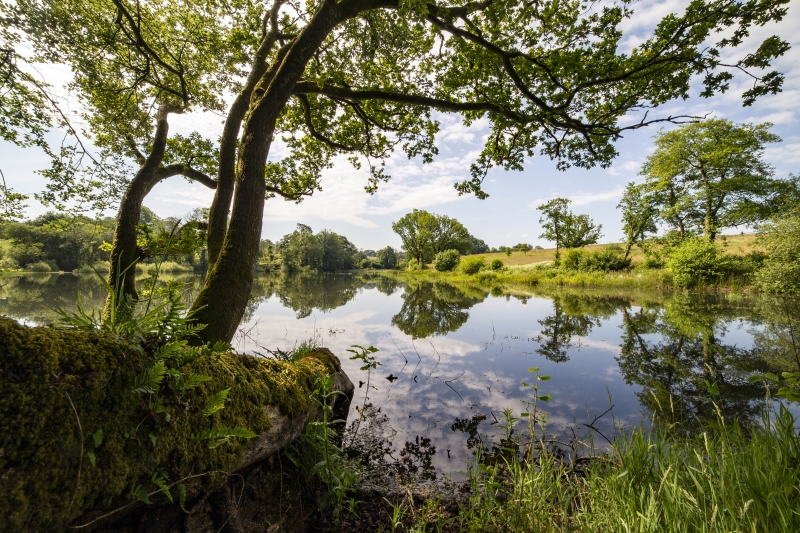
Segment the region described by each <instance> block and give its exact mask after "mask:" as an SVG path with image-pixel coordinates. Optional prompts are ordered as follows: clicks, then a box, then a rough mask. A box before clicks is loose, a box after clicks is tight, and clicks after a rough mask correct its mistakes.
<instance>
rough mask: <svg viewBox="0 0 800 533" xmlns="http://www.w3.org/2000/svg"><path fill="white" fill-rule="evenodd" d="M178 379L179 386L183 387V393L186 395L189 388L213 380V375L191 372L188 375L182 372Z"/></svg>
mask: <svg viewBox="0 0 800 533" xmlns="http://www.w3.org/2000/svg"><path fill="white" fill-rule="evenodd" d="M178 381H179V383H178V386H179V387H180V389H181V395H184V394H186V391H188V390H189V389H192V388H194V387H196V386H198V385H199V384H201V383H205V382H206V381H211V376H204V375H203V374H189V375H188V376H184V375H182V374H181V378H180V380H178Z"/></svg>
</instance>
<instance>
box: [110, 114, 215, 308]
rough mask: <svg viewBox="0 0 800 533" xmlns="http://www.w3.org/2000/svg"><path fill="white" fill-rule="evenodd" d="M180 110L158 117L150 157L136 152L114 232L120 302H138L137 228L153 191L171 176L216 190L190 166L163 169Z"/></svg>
mask: <svg viewBox="0 0 800 533" xmlns="http://www.w3.org/2000/svg"><path fill="white" fill-rule="evenodd" d="M180 111H181V109H180V108H178V107H173V106H166V105H162V106H161V107H159V109H158V113H157V115H156V131H155V134H154V136H153V143H152V147H151V150H150V153H149V154H148V155H147V157H145V156H144V155H142V154H140V153H139V152H138V151H136V150H135V147H133V148H132V149H133V150H134V153H135V156H136V159H137V160H138V161H139V163H140V164H141V167H140V168H139V171H138V172H137V173H136V176H134V178H133V180H131V183H130V184H129V185H128V188H127V190H126V191H125V195H124V196H123V198H122V201H121V202H120V205H119V210H118V211H117V224H116V227H115V229H114V240H113V243H112V246H111V254H110V257H109V263H110V265H109V272H108V282H109V284H110V285H111V287H112V289H113V290H114V295H115V297H116V299H117V301H118V302H119V301H121V300H122V299H125V298H128V297H131V298H133V299H136V297H137V293H136V263H137V262H138V261H139V260H140V259H142V257H143V255H144V254H143V252H142V250H141V249H140V248H139V246H138V244H137V239H136V226H137V225H138V224H139V218H140V217H141V213H142V203H143V202H144V199H145V197H146V196H147V195H148V193H149V192H150V191H151V190H152V189H153V187H154V186H155V185H156V184H157V183H159V182H160V181H162V180H165V179H167V178H169V177H171V176H177V175H183V176H185V177H187V178H189V179H192V180H194V181H198V182H200V183H202V184H203V185H205V186H206V187H209V188H212V189H213V188H215V187H216V182H215V181H214V180H212V179H211V178H209V177H208V176H206V175H205V174H203V173H202V172H200V171H198V170H196V169H194V168H192V167H190V166H189V165H188V164H181V163H179V164H173V165H167V166H162V164H161V163H162V162H163V160H164V154H165V152H166V147H167V138H168V136H169V121H168V118H169V115H170V113H179V112H180ZM111 305H112V296H111V295H109V296H108V298H107V299H106V305H105V308H104V309H103V318H104V319H105V320H108V319H110V318H111V316H112V309H111Z"/></svg>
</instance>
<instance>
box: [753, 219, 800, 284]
mask: <svg viewBox="0 0 800 533" xmlns="http://www.w3.org/2000/svg"><path fill="white" fill-rule="evenodd" d="M759 242H760V243H761V244H762V245H763V246H765V247H766V248H767V251H768V253H769V261H765V262H764V263H763V264H762V266H761V268H760V269H759V270H758V271H757V272H756V274H755V284H756V286H757V287H758V288H760V289H761V290H763V291H767V292H798V291H800V211H795V212H794V213H790V214H789V215H788V216H786V217H784V218H782V219H778V220H773V221H772V222H770V223H769V224H766V225H764V227H763V228H762V232H761V235H760V236H759Z"/></svg>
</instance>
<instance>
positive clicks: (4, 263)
mask: <svg viewBox="0 0 800 533" xmlns="http://www.w3.org/2000/svg"><path fill="white" fill-rule="evenodd" d="M17 268H19V263H18V262H17V260H16V259H14V258H12V257H6V258H5V259H0V270H15V269H17Z"/></svg>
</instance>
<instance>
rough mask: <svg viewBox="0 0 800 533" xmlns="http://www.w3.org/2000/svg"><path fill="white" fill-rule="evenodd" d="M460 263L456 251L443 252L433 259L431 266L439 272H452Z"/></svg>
mask: <svg viewBox="0 0 800 533" xmlns="http://www.w3.org/2000/svg"><path fill="white" fill-rule="evenodd" d="M460 262H461V254H459V253H458V250H445V251H443V252H439V253H438V254H436V256H435V257H434V258H433V266H434V268H435V269H436V270H438V271H439V272H446V271H450V270H453V269H454V268H456V267H457V266H458V263H460Z"/></svg>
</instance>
